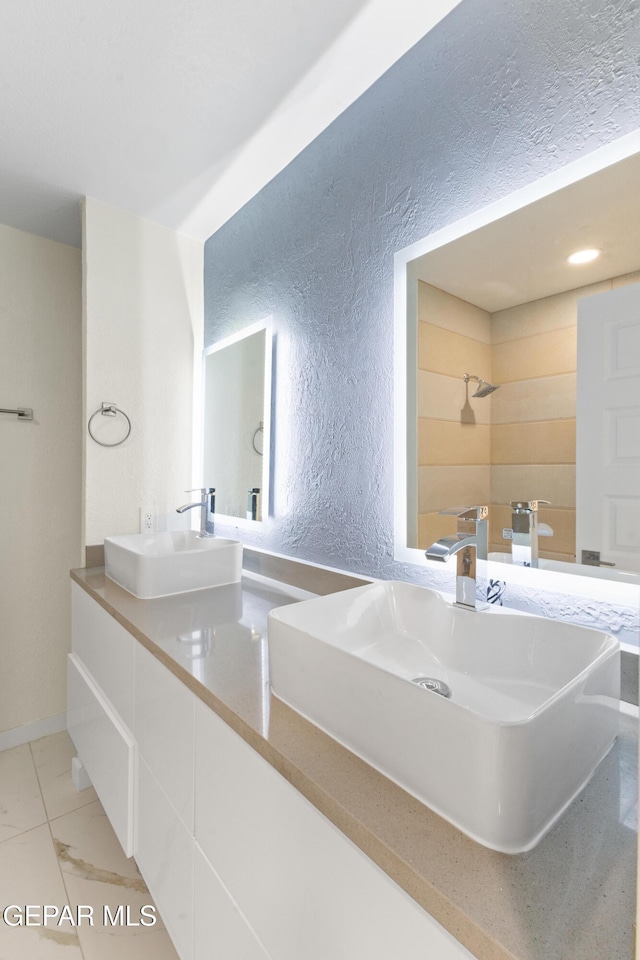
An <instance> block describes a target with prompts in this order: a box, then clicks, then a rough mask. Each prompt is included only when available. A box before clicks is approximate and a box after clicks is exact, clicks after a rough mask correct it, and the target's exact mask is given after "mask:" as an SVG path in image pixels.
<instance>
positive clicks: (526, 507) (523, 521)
mask: <svg viewBox="0 0 640 960" xmlns="http://www.w3.org/2000/svg"><path fill="white" fill-rule="evenodd" d="M541 503H549V500H512V501H511V529H512V531H513V532H512V535H511V562H512V563H515V564H516V565H517V566H519V567H537V566H538V534H539V532H540V531H539V529H538V507H539V505H540V504H541Z"/></svg>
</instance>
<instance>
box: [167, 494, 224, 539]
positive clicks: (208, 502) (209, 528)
mask: <svg viewBox="0 0 640 960" xmlns="http://www.w3.org/2000/svg"><path fill="white" fill-rule="evenodd" d="M196 490H197V491H199V492H200V493H201V494H202V500H197V501H196V502H195V503H185V504H184V506H182V507H177V508H176V513H186V511H187V510H193V508H194V507H200V533H199V534H198V536H199V537H213V536H214V532H213V520H214V514H215V512H216V488H215V487H195V488H194V489H193V490H185V493H195V492H196Z"/></svg>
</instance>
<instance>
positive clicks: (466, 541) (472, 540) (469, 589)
mask: <svg viewBox="0 0 640 960" xmlns="http://www.w3.org/2000/svg"><path fill="white" fill-rule="evenodd" d="M440 512H441V513H443V514H445V515H449V516H451V515H453V516H456V517H457V518H458V532H457V535H456V536H455V537H441V538H440V540H436V542H435V543H432V544H431V546H430V547H429V549H428V550H427V551H426V552H425V556H426V558H427V560H438V561H440V562H443V563H444V562H446V561H447V560H448V559H449V558H450V557H453V556H456V557H457V561H458V562H457V571H456V606H458V607H463V608H464V609H465V610H476V609H477V605H476V561H477V559H478V557H480V558H481V559H483V560H486V559H487V541H488V533H487V514H488V510H487V507H450V508H449V509H448V510H441V511H440Z"/></svg>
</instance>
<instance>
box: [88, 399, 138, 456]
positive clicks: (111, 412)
mask: <svg viewBox="0 0 640 960" xmlns="http://www.w3.org/2000/svg"><path fill="white" fill-rule="evenodd" d="M99 413H101V414H102V416H103V417H115V416H116V415H117V414H118V413H119V414H120V416H122V417H124V419H125V420H126V421H127V432H126V433H125V435H124V437H122V439H121V440H116V442H115V443H105V442H104V440H98V438H97V437H95V436H94V435H93V433H92V430H91V424H92V422H93V419H94V417H97V416H98V414H99ZM87 430H88V431H89V436H90V437H91V439H92V440H95V442H96V443H99V444H100V446H101V447H119V446H120V444H121V443H124V442H125V440H126V439H127V437H128V436H129V434H130V433H131V420H129V417H128V416H127V415H126V413H125V412H124V410H121V409H120V407H117V406H116V405H115V403H103V404H102V406H101V407H100V408H99V409H98V410H96V412H95V413H92V414H91V416H90V417H89V423H88V424H87Z"/></svg>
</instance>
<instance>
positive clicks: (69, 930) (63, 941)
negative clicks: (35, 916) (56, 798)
mask: <svg viewBox="0 0 640 960" xmlns="http://www.w3.org/2000/svg"><path fill="white" fill-rule="evenodd" d="M0 899H1V900H2V907H3V909H4V907H5V906H8V905H9V904H18V905H21V906H23V905H26V904H33V905H36V906H40V907H42V905H44V904H52V905H55V906H57V907H58V908H59V909H60V910H61V909H62V908H63V907H64V906H65V904H66V903H67V892H66V890H65V887H64V883H63V882H62V877H61V875H60V869H59V866H58V861H57V859H56V855H55V852H54V849H53V844H52V842H51V834H50V832H49V826H48V824H46V823H45V824H43V825H42V826H39V827H35V828H34V829H32V830H28V831H27V832H25V833H21V834H19V835H18V836H16V837H12V838H11V839H10V840H5V841H4V842H3V843H0ZM12 916H13V914H12ZM76 933H77V928H75V927H73V926H72V925H71V924H69V923H68V922H66V921H65V922H63V923H61V924H60V926H57V924H56V923H55V921H51V920H50V921H49V922H48V923H47V925H46V926H28V927H27V926H20V927H11V926H8V925H7V924H5V923H3V922H0V960H60V958H64V960H82V952H81V950H80V945H79V942H78V937H77V935H76Z"/></svg>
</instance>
